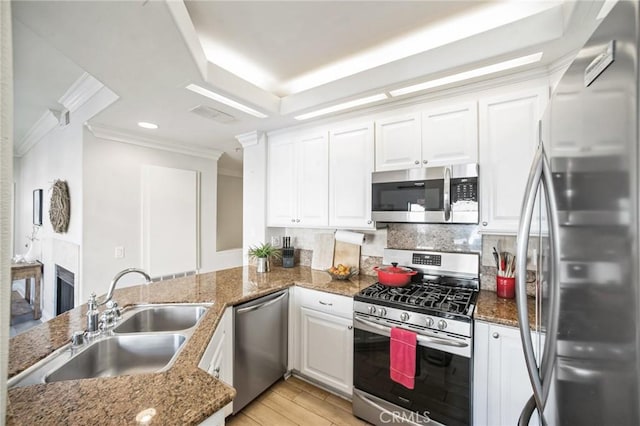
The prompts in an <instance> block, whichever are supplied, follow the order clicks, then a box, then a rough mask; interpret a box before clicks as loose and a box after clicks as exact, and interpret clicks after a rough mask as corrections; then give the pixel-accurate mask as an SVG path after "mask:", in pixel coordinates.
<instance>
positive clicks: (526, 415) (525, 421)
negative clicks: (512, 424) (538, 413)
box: [518, 395, 536, 426]
mask: <svg viewBox="0 0 640 426" xmlns="http://www.w3.org/2000/svg"><path fill="white" fill-rule="evenodd" d="M535 410H536V399H535V398H534V396H533V395H531V398H529V399H528V400H527V403H526V404H525V405H524V408H523V409H522V412H521V413H520V417H519V418H518V426H529V422H530V421H531V416H533V412H534V411H535Z"/></svg>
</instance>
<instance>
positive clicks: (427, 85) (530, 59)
mask: <svg viewBox="0 0 640 426" xmlns="http://www.w3.org/2000/svg"><path fill="white" fill-rule="evenodd" d="M540 59H542V52H538V53H534V54H533V55H527V56H521V57H519V58H515V59H510V60H508V61H504V62H498V63H497V64H492V65H487V66H486V67H480V68H475V69H472V70H469V71H465V72H461V73H458V74H452V75H448V76H446V77H442V78H436V79H435V80H429V81H425V82H424V83H419V84H414V85H412V86H407V87H403V88H401V89H396V90H390V91H389V94H390V95H391V96H402V95H406V94H408V93H414V92H420V91H422V90H427V89H432V88H434V87H438V86H444V85H445V84H450V83H457V82H459V81H463V80H469V79H471V78H474V77H480V76H483V75H488V74H493V73H496V72H499V71H504V70H508V69H512V68H516V67H521V66H523V65H527V64H532V63H534V62H538V61H540Z"/></svg>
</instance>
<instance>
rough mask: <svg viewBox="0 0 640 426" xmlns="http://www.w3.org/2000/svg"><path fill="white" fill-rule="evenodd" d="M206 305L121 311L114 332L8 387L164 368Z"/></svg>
mask: <svg viewBox="0 0 640 426" xmlns="http://www.w3.org/2000/svg"><path fill="white" fill-rule="evenodd" d="M209 306H210V305H208V304H197V305H194V304H179V305H138V306H134V307H132V308H129V309H126V310H125V311H124V312H123V315H122V318H121V319H120V321H119V322H118V324H117V325H116V326H115V327H114V328H113V330H111V331H108V332H103V334H102V335H100V336H98V337H96V338H94V339H92V340H90V341H88V342H86V343H85V344H83V345H82V346H80V347H73V346H71V345H67V346H65V347H63V348H61V349H59V350H58V351H56V352H54V353H53V354H51V355H49V356H48V357H47V358H45V359H44V360H42V361H40V362H39V363H37V364H35V365H34V366H32V367H30V368H29V369H28V370H26V371H24V372H22V373H20V374H19V375H17V376H15V377H13V378H12V379H11V380H9V383H8V384H9V387H13V386H27V385H32V384H36V383H51V382H57V381H62V380H78V379H88V378H95V377H114V376H122V375H131V374H141V373H152V372H158V371H163V370H165V369H168V368H169V367H170V366H171V365H172V364H173V362H174V361H175V359H176V358H177V356H178V354H179V352H180V349H181V348H182V347H183V346H184V343H185V342H186V341H187V340H188V339H189V337H190V336H191V335H192V334H193V331H194V330H195V327H196V325H197V324H198V322H199V321H200V318H201V317H202V316H203V315H204V313H205V312H206V310H207V308H208V307H209Z"/></svg>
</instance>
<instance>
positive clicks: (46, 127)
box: [14, 110, 58, 157]
mask: <svg viewBox="0 0 640 426" xmlns="http://www.w3.org/2000/svg"><path fill="white" fill-rule="evenodd" d="M57 126H58V119H57V118H56V116H55V115H54V114H53V113H52V112H51V111H50V110H46V111H45V112H44V113H43V114H42V115H41V116H40V118H39V119H38V121H36V122H35V124H34V125H33V126H31V128H30V129H29V131H28V132H27V134H26V135H24V137H23V138H22V139H21V140H20V142H18V143H17V144H16V149H15V152H14V156H15V157H22V156H23V155H25V154H26V153H27V152H29V150H30V149H31V148H33V147H34V146H35V145H36V144H37V143H38V142H40V139H42V138H43V137H45V136H46V135H47V133H49V132H50V131H52V130H53V129H55V128H56V127H57Z"/></svg>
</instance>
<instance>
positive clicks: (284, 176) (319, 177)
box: [267, 132, 329, 227]
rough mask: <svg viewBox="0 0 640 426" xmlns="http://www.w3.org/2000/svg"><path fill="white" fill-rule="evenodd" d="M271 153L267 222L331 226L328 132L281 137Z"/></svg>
mask: <svg viewBox="0 0 640 426" xmlns="http://www.w3.org/2000/svg"><path fill="white" fill-rule="evenodd" d="M267 152H268V154H267V155H268V164H267V175H268V177H267V186H268V189H267V196H268V201H267V225H268V226H301V227H310V226H327V224H328V218H329V209H328V202H327V197H328V189H329V184H328V182H329V176H328V173H329V166H328V162H329V143H328V139H327V133H326V132H316V133H310V134H301V135H288V136H281V137H277V138H274V139H273V140H270V141H269V145H268V151H267Z"/></svg>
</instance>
